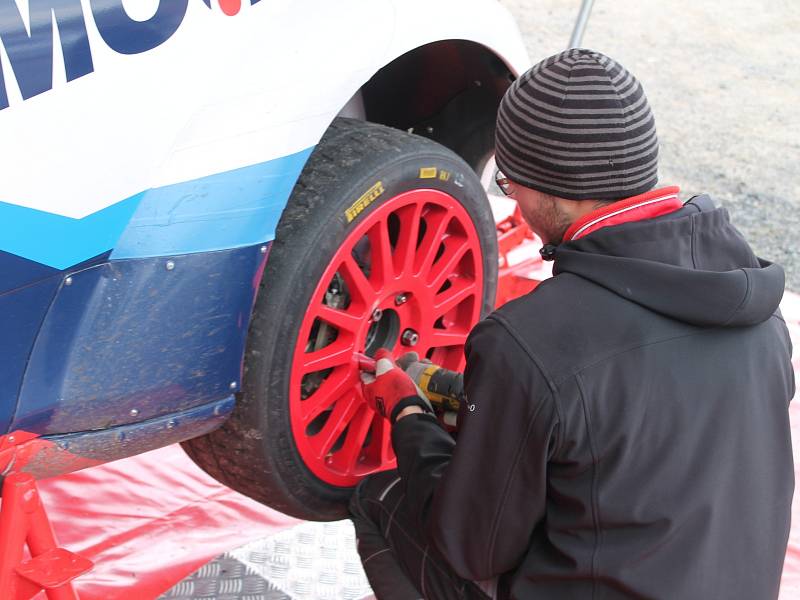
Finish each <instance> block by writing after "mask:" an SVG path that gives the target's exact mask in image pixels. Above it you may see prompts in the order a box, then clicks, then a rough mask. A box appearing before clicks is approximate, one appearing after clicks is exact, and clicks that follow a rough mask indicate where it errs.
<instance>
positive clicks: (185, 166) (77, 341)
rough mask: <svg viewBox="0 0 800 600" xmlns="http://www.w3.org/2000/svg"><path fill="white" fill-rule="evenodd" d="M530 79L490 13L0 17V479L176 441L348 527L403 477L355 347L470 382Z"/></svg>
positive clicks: (92, 3)
mask: <svg viewBox="0 0 800 600" xmlns="http://www.w3.org/2000/svg"><path fill="white" fill-rule="evenodd" d="M528 65H529V62H528V57H527V55H526V52H525V49H524V46H523V43H522V41H521V37H520V34H519V31H518V29H517V27H516V25H515V23H514V21H513V19H512V18H511V17H510V15H509V14H508V12H507V11H506V10H505V9H504V8H503V7H502V6H501V5H500V4H499V3H497V2H496V1H495V0H470V1H469V2H464V1H463V0H439V1H437V2H423V1H421V0H343V1H340V2H324V1H321V0H317V1H312V0H305V1H303V0H263V1H259V0H250V2H249V3H248V2H247V1H245V2H240V0H139V1H136V2H134V1H132V0H127V1H125V2H123V0H27V1H26V0H8V1H5V2H0V131H1V132H2V139H3V142H4V143H3V145H2V148H1V149H0V164H2V169H3V176H2V177H1V178H0V428H2V431H4V432H7V433H8V434H9V435H7V436H6V437H5V438H4V440H5V441H4V443H5V444H6V446H7V447H6V448H0V450H4V451H8V450H9V449H10V450H13V452H12V454H13V457H12V458H11V459H9V460H6V461H0V462H2V464H0V469H5V471H6V472H8V471H9V469H11V468H12V467H13V468H14V469H16V470H20V469H22V470H24V471H27V472H30V473H32V474H34V475H35V476H37V477H48V476H52V475H57V474H61V473H65V472H68V471H71V470H75V469H79V468H83V467H86V466H90V465H93V464H97V463H100V462H105V461H109V460H114V459H117V458H121V457H124V456H129V455H133V454H136V453H140V452H143V451H146V450H149V449H153V448H157V447H160V446H164V445H167V444H172V443H175V442H182V443H183V445H184V448H185V449H186V451H187V452H188V454H189V455H190V456H191V457H192V458H193V459H194V460H195V461H196V462H197V464H199V465H200V466H201V467H202V468H203V469H205V470H206V471H207V472H208V473H210V474H211V475H213V476H214V477H216V478H217V479H218V480H219V481H221V482H223V483H225V484H227V485H228V486H230V487H232V488H234V489H236V490H238V491H240V492H243V493H244V494H247V495H249V496H251V497H253V498H255V499H257V500H259V501H262V502H264V503H266V504H268V505H270V506H273V507H275V508H277V509H279V510H282V511H284V512H286V513H289V514H292V515H295V516H299V517H303V518H310V519H332V518H337V517H341V516H342V515H343V514H344V506H345V500H346V499H347V497H348V495H349V494H350V493H351V491H352V488H353V486H354V485H355V484H356V483H357V482H358V481H359V480H360V479H361V478H362V477H364V476H365V475H367V474H369V473H372V472H375V471H378V470H381V469H386V468H391V467H392V466H393V465H394V456H393V454H392V449H391V440H390V436H389V429H388V427H387V424H386V422H385V421H384V420H383V419H382V418H379V417H377V416H376V415H375V414H374V413H373V412H372V411H371V409H369V408H368V407H367V406H366V404H365V403H364V401H363V398H362V397H361V391H360V385H359V378H358V364H357V360H356V358H355V353H356V352H366V353H367V354H370V353H373V352H374V351H375V350H376V349H377V348H379V347H382V346H383V347H389V348H392V349H393V350H394V351H395V352H396V353H398V354H399V353H402V352H405V351H407V350H415V351H417V352H418V353H420V354H421V355H423V356H427V357H429V358H430V359H431V360H433V361H435V362H437V363H439V364H442V365H443V366H446V367H449V368H451V369H458V368H461V367H463V360H464V359H463V345H464V342H465V340H466V336H467V333H468V331H469V329H470V327H471V326H472V325H473V324H474V323H475V322H476V321H477V320H478V319H480V317H481V315H483V314H485V313H486V312H487V311H489V310H490V309H491V308H492V307H493V306H494V295H495V285H496V280H497V269H498V256H497V234H496V229H495V222H494V219H493V217H492V212H491V210H490V207H489V204H488V203H487V198H486V193H485V189H484V187H485V186H484V185H482V183H481V180H480V178H479V176H478V174H480V173H482V172H483V171H484V169H486V168H487V164H490V161H491V156H492V147H493V139H494V120H495V113H496V109H497V106H498V104H499V101H500V98H501V97H502V95H503V93H504V92H505V90H506V89H507V87H508V86H509V85H510V83H511V82H512V81H513V80H514V78H515V76H516V75H517V74H518V73H520V72H522V71H524V70H525V69H526V68H527V67H528ZM8 456H9V455H8V454H6V458H8Z"/></svg>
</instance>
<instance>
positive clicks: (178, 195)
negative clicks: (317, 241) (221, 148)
mask: <svg viewBox="0 0 800 600" xmlns="http://www.w3.org/2000/svg"><path fill="white" fill-rule="evenodd" d="M312 150H313V148H307V149H306V150H302V151H301V152H297V153H296V154H290V155H289V156H284V157H282V158H278V159H275V160H271V161H268V162H265V163H261V164H257V165H253V166H249V167H243V168H241V169H235V170H233V171H227V172H225V173H220V174H218V175H211V176H209V177H203V178H202V179H196V180H194V181H187V182H185V183H177V184H175V185H169V186H166V187H162V188H154V189H151V190H149V191H147V192H145V194H144V197H143V198H142V201H141V203H140V204H139V208H138V210H137V211H136V214H134V215H133V218H132V219H131V222H130V224H129V225H128V228H127V229H126V230H125V232H124V233H123V234H122V237H121V238H120V240H119V242H118V243H117V245H116V247H115V248H114V251H113V252H112V253H111V259H112V260H114V259H121V258H143V257H152V256H168V255H172V254H189V253H193V252H209V251H213V250H226V249H230V248H241V247H244V246H251V245H254V244H260V243H263V242H268V241H271V240H273V239H274V238H275V229H276V227H277V226H278V220H279V219H280V216H281V213H282V212H283V209H284V207H285V206H286V202H287V201H288V200H289V195H290V194H291V193H292V189H293V188H294V184H295V183H296V181H297V178H298V177H299V176H300V171H302V170H303V166H304V165H305V164H306V161H307V160H308V157H309V155H310V154H311V151H312Z"/></svg>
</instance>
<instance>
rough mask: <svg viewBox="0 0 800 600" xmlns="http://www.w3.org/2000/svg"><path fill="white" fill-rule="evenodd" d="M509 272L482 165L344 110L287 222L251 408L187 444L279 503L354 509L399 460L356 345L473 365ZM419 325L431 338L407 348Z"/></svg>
mask: <svg viewBox="0 0 800 600" xmlns="http://www.w3.org/2000/svg"><path fill="white" fill-rule="evenodd" d="M414 223H417V224H418V225H416V226H414V225H413V224H414ZM415 227H416V229H415ZM437 236H438V237H437ZM413 238H416V240H413ZM408 240H412V241H411V242H409V241H408ZM382 244H383V245H382ZM387 244H388V245H387ZM412 246H413V247H412ZM381 247H382V248H384V250H386V252H384V254H381V253H380V248H381ZM351 248H352V250H351ZM373 248H374V250H373ZM382 256H383V257H389V258H387V259H386V261H382V260H381V257H382ZM351 259H352V260H351ZM430 261H432V262H430ZM429 262H430V264H428V263H429ZM381 265H382V266H381ZM404 268H405V270H403V269H404ZM426 268H427V270H426ZM356 269H358V272H356ZM448 269H449V270H448ZM445 270H447V272H446V273H445V272H444V271H445ZM358 273H360V274H361V275H362V276H363V277H359V276H358ZM442 277H445V278H446V279H445V280H444V283H442V284H441V286H440V285H439V284H440V282H441V281H442ZM365 282H366V284H367V285H365ZM496 283H497V239H496V232H495V225H494V220H493V218H492V213H491V209H490V207H489V204H488V200H487V198H486V194H485V192H484V190H483V188H482V187H481V184H480V181H479V180H478V178H477V177H476V175H475V174H474V172H473V171H472V170H471V169H470V168H469V166H468V165H467V164H466V163H465V162H464V161H463V160H461V159H460V158H459V157H458V156H457V155H455V154H454V153H452V152H451V151H449V150H447V149H446V148H444V147H443V146H440V145H438V144H436V143H434V142H431V141H429V140H426V139H423V138H421V137H418V136H414V135H410V134H407V133H405V132H402V131H398V130H394V129H390V128H387V127H384V126H381V125H375V124H371V123H365V122H362V121H357V120H352V119H344V118H338V119H336V120H335V121H334V122H333V124H332V125H331V126H330V128H329V129H328V131H327V132H326V133H325V135H324V136H323V138H322V139H321V140H320V142H319V144H318V145H317V147H316V148H315V149H314V152H313V153H312V155H311V157H310V158H309V161H308V163H307V164H306V166H305V168H304V170H303V173H302V174H301V176H300V178H299V180H298V182H297V184H296V186H295V188H294V191H293V193H292V197H291V198H290V200H289V203H288V205H287V207H286V209H285V211H284V213H283V215H282V217H281V220H280V222H279V224H278V228H277V232H276V236H275V240H274V242H273V244H272V246H271V248H270V253H269V257H268V259H267V264H266V267H265V270H264V275H263V278H262V281H261V285H260V289H259V292H258V296H257V299H256V303H255V306H254V309H253V316H252V320H251V324H250V331H249V336H248V341H247V349H246V354H245V366H244V378H243V386H242V393H241V395H240V397H239V398H238V402H237V406H236V408H235V410H234V412H233V413H232V415H231V417H230V418H229V419H228V420H227V421H226V422H225V423H224V424H223V426H222V427H221V428H220V429H218V430H216V431H214V432H212V433H210V434H208V435H206V436H203V437H200V438H197V439H193V440H189V441H187V442H184V444H183V446H184V448H185V450H186V452H187V453H188V454H189V456H190V457H191V458H192V459H193V460H194V461H195V462H196V463H197V464H198V465H200V466H201V467H202V468H203V469H204V470H205V471H206V472H208V473H209V474H210V475H212V476H213V477H214V478H216V479H217V480H219V481H220V482H222V483H224V484H225V485H227V486H229V487H231V488H233V489H235V490H237V491H239V492H241V493H243V494H245V495H247V496H250V497H251V498H254V499H255V500H258V501H260V502H262V503H264V504H267V505H269V506H271V507H273V508H275V509H277V510H279V511H281V512H284V513H286V514H289V515H292V516H295V517H299V518H303V519H310V520H333V519H339V518H342V517H344V516H345V515H346V503H347V500H348V499H349V497H350V494H351V493H352V489H353V487H354V486H355V485H356V483H357V482H358V481H359V480H360V479H361V478H362V477H364V476H365V475H367V474H369V473H370V472H375V471H379V470H383V469H387V468H393V467H394V466H395V460H394V456H393V454H392V451H391V441H390V432H389V428H388V426H387V425H386V423H385V421H384V420H383V419H380V418H378V417H376V416H374V415H373V413H372V412H371V409H369V408H368V407H367V406H366V404H364V402H363V398H362V397H361V392H360V385H359V383H358V368H357V363H356V362H355V359H354V358H353V351H354V350H358V351H362V352H363V351H365V350H366V351H367V353H373V352H374V351H375V350H376V348H377V347H378V346H379V345H386V346H392V347H393V350H394V352H395V353H396V355H398V356H399V355H400V354H402V353H404V352H405V351H408V350H411V349H416V350H422V351H423V353H424V354H426V355H427V356H429V357H431V358H432V359H433V360H434V361H435V362H439V363H440V364H443V365H444V366H447V367H449V368H454V369H459V368H463V364H464V358H463V343H464V341H465V340H466V335H467V332H468V331H469V329H470V328H471V327H472V325H474V324H475V322H477V321H478V320H479V319H480V318H481V317H482V316H484V315H486V314H488V312H489V311H490V310H492V308H493V306H494V294H495V287H496ZM434 288H435V289H434ZM373 292H374V294H373V296H374V297H373V296H370V294H371V293H373ZM454 302H456V304H453V303H454ZM434 305H437V306H438V307H439V308H438V310H439V311H444V312H442V313H441V315H439V314H438V312H436V311H435V310H434V308H433V306H434ZM375 308H381V309H382V314H381V313H376V312H375ZM435 312H436V314H434V313H435ZM433 316H437V317H438V318H437V319H436V320H435V322H433V321H432V319H433ZM412 327H417V328H418V329H419V331H418V338H419V341H418V342H417V343H416V345H415V346H410V345H404V340H405V344H410V343H411V342H413V341H414V336H413V335H410V334H409V335H408V336H407V337H406V338H403V332H404V331H405V330H406V329H410V328H412ZM401 328H402V331H401ZM336 361H338V362H336ZM334 363H335V364H334ZM315 365H316V366H315ZM337 394H339V395H337ZM334 397H336V398H337V399H336V400H330V398H334ZM328 404H329V405H330V406H329V407H328V408H321V407H323V406H328ZM337 419H338V420H337ZM347 419H349V420H347ZM345 422H346V423H347V424H346V425H344V424H345Z"/></svg>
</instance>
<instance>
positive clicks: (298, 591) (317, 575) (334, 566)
mask: <svg viewBox="0 0 800 600" xmlns="http://www.w3.org/2000/svg"><path fill="white" fill-rule="evenodd" d="M372 598H374V596H372V591H371V590H370V588H369V583H368V582H367V578H366V575H364V570H363V568H362V567H361V561H360V559H359V557H358V553H357V552H356V549H355V533H354V531H353V526H352V524H351V523H350V521H347V520H345V521H337V522H334V523H303V524H302V525H298V526H296V527H293V528H291V529H287V530H284V531H281V532H279V533H277V534H275V535H272V536H269V537H266V538H263V539H260V540H256V541H254V542H250V543H249V544H246V545H244V546H241V547H240V548H237V549H235V550H231V551H230V552H226V553H225V554H223V555H221V556H219V557H217V558H216V559H214V560H212V561H211V562H209V563H208V564H206V565H205V566H203V567H202V568H201V569H199V570H197V571H195V572H194V573H193V574H192V575H190V576H189V577H187V578H186V579H184V580H183V581H181V582H180V583H179V584H178V585H176V586H175V587H173V588H172V589H171V590H169V591H168V592H167V593H165V594H164V595H162V596H161V599H162V600H166V599H170V600H174V599H180V600H189V599H191V600H200V599H203V600H206V599H208V600H212V599H213V600H362V599H363V600H369V599H372Z"/></svg>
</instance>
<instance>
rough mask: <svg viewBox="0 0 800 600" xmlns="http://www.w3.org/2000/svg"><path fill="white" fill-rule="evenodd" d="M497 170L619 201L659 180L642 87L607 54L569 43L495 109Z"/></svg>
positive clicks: (543, 186)
mask: <svg viewBox="0 0 800 600" xmlns="http://www.w3.org/2000/svg"><path fill="white" fill-rule="evenodd" d="M495 141H496V160H497V166H498V168H499V169H500V170H501V171H502V172H503V173H504V174H505V175H506V176H507V177H508V178H509V179H510V180H511V181H515V182H518V183H521V184H522V185H524V186H527V187H530V188H533V189H536V190H539V191H541V192H545V193H548V194H552V195H554V196H558V197H560V198H569V199H571V200H618V199H621V198H627V197H630V196H635V195H637V194H642V193H644V192H646V191H648V190H650V189H652V188H653V187H654V186H655V185H656V182H657V180H658V137H657V136H656V125H655V120H654V119H653V113H652V112H651V111H650V105H649V104H648V103H647V97H646V96H645V95H644V90H643V89H642V86H641V85H640V84H639V82H638V81H637V80H636V78H635V77H634V76H633V75H632V74H631V73H629V72H628V71H627V70H626V69H625V68H624V67H623V66H622V65H620V64H619V63H617V62H615V61H614V60H612V59H611V58H609V57H608V56H605V55H603V54H600V53H599V52H594V51H593V50H586V49H581V48H573V49H571V50H567V51H566V52H561V53H560V54H556V55H555V56H551V57H550V58H547V59H545V60H543V61H542V62H540V63H539V64H537V65H536V66H534V67H533V68H532V69H530V70H529V71H527V72H526V73H524V74H523V75H522V76H521V77H520V78H519V79H517V80H516V81H515V82H514V83H513V84H512V85H511V87H510V88H509V89H508V91H506V94H505V96H504V97H503V100H502V101H501V103H500V108H499V111H498V115H497V135H496V140H495Z"/></svg>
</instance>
